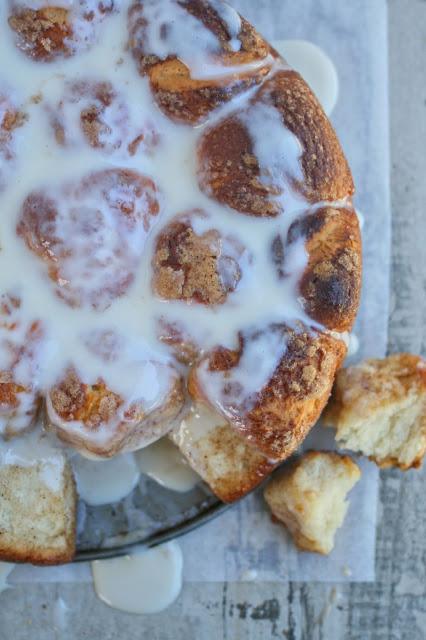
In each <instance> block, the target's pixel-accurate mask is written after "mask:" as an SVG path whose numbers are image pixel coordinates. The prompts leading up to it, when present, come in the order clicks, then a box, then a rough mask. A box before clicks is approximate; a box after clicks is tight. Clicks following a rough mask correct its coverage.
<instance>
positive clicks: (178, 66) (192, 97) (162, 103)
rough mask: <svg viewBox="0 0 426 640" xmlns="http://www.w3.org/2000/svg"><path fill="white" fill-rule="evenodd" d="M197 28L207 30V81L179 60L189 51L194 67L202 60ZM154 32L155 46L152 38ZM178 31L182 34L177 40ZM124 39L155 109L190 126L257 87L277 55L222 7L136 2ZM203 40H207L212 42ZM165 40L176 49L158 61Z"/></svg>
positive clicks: (189, 0)
mask: <svg viewBox="0 0 426 640" xmlns="http://www.w3.org/2000/svg"><path fill="white" fill-rule="evenodd" d="M200 27H201V29H206V30H207V33H204V39H205V40H206V42H205V45H206V47H207V49H210V51H209V52H210V53H211V54H212V57H213V64H216V67H217V68H216V72H215V71H214V70H213V71H212V70H210V72H209V73H208V74H207V75H206V77H201V76H202V75H203V74H201V76H200V77H198V74H197V70H195V69H194V68H191V66H190V63H189V62H188V64H185V62H184V61H183V58H184V57H185V56H184V55H182V54H185V52H186V51H185V50H186V47H188V57H190V58H191V63H194V64H196V63H197V62H199V59H200V57H201V56H203V55H204V54H205V52H204V51H203V44H200V42H201V43H202V41H203V36H201V40H200V41H199V42H198V43H197V31H198V30H200ZM158 29H161V32H160V34H159V37H158V40H159V41H160V42H158V40H157V38H156V37H155V36H154V35H153V34H154V33H155V31H156V30H158ZM179 29H181V34H179V35H177V36H176V30H179ZM129 34H130V39H129V47H130V50H131V51H132V54H133V56H134V58H135V60H136V62H137V65H138V69H139V73H140V74H141V75H143V76H145V75H147V76H148V78H149V81H150V85H151V91H152V94H153V97H154V99H155V101H156V102H157V104H158V106H159V107H160V109H161V110H162V111H164V113H165V114H166V115H168V116H169V117H170V118H172V119H173V120H176V121H180V122H184V123H187V124H192V125H195V124H198V123H199V122H201V121H203V120H204V119H206V118H207V116H208V115H209V113H210V112H211V111H213V110H214V109H215V108H216V107H219V106H221V105H223V104H224V103H226V102H228V101H229V100H232V98H233V97H234V96H236V95H238V94H240V93H242V92H243V91H247V90H248V89H250V87H252V86H255V85H257V84H259V83H261V82H262V80H263V78H264V77H265V76H266V75H267V74H268V73H269V71H270V69H271V66H272V62H273V56H274V55H276V52H274V51H273V49H272V48H271V47H270V46H269V45H268V44H267V43H266V42H265V41H264V40H263V38H262V37H261V36H260V35H259V34H258V33H257V32H256V31H255V29H254V28H253V27H252V25H251V24H249V23H248V22H247V21H246V20H244V18H242V17H240V16H239V15H238V14H237V12H236V11H235V10H234V9H232V8H231V7H229V6H226V5H225V4H224V3H221V2H214V3H213V2H211V3H210V2H208V1H207V0H181V1H178V0H169V1H167V2H163V3H162V5H161V6H159V5H158V3H157V4H156V3H155V2H153V1H152V0H135V2H134V3H133V5H132V6H131V8H130V10H129ZM206 35H210V37H211V42H210V38H206ZM169 36H170V41H171V43H170V47H171V48H172V49H173V46H174V45H175V46H176V49H177V50H176V52H175V55H170V54H167V55H166V56H161V55H157V54H156V51H157V49H158V48H159V47H160V48H161V44H163V45H164V42H166V41H167V39H168V37H169ZM173 38H175V40H173ZM161 40H163V41H164V42H163V43H161ZM190 43H192V46H191V44H190ZM205 62H206V63H207V66H209V64H212V60H210V61H209V60H207V59H206V61H205ZM188 65H189V66H188ZM227 68H229V71H227Z"/></svg>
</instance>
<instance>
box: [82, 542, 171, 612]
mask: <svg viewBox="0 0 426 640" xmlns="http://www.w3.org/2000/svg"><path fill="white" fill-rule="evenodd" d="M182 567H183V560H182V551H181V549H180V547H179V545H178V544H177V542H168V543H167V544H164V545H161V546H159V547H155V548H154V549H148V550H143V549H141V550H140V552H139V553H134V554H132V555H131V556H124V557H122V558H113V559H112V560H95V562H92V573H93V581H94V585H95V591H96V593H97V595H98V596H99V598H100V599H101V600H103V601H104V602H105V604H107V605H108V606H110V607H113V608H114V609H119V610H120V611H127V612H128V613H139V614H142V613H159V612H160V611H163V610H164V609H166V608H167V607H168V606H170V605H171V604H172V603H173V602H174V601H175V600H176V598H177V597H178V596H179V593H180V591H181V588H182Z"/></svg>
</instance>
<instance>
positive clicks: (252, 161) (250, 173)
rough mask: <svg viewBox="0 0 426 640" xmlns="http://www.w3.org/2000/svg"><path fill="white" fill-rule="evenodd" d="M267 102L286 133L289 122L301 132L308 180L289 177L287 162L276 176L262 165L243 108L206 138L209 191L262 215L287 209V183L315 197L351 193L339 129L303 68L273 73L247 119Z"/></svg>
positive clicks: (204, 172) (202, 148) (202, 165)
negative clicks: (299, 71) (304, 76)
mask: <svg viewBox="0 0 426 640" xmlns="http://www.w3.org/2000/svg"><path fill="white" fill-rule="evenodd" d="M261 104H265V105H268V106H272V107H274V108H275V109H276V110H277V111H278V112H279V114H280V115H281V117H282V122H283V133H284V131H285V128H287V129H288V130H290V131H291V133H293V134H294V135H295V136H296V137H297V138H298V140H299V142H300V144H301V147H302V150H303V152H302V156H301V167H302V170H303V180H302V181H301V180H298V179H296V178H295V177H293V178H289V177H288V176H287V175H285V173H284V168H283V174H282V176H270V175H269V174H268V172H269V170H270V168H269V167H261V166H260V164H259V160H258V158H257V157H256V155H255V152H254V147H253V141H252V139H251V136H250V133H249V130H248V128H247V125H246V124H245V122H244V120H243V119H242V117H241V116H242V115H243V114H241V115H234V116H231V117H228V118H226V119H225V120H222V121H221V122H219V123H218V124H216V125H214V126H213V127H211V128H210V129H208V130H207V132H206V133H205V134H204V135H203V137H202V139H201V142H200V145H199V149H198V158H199V182H200V186H201V188H202V189H203V190H204V191H205V192H206V193H207V195H209V196H211V197H213V198H215V199H216V200H218V201H219V202H221V203H223V204H226V205H228V206H229V207H231V208H232V209H235V210H236V211H238V212H240V213H245V214H247V215H253V216H260V217H273V216H276V215H278V214H279V213H280V212H282V211H283V207H284V206H285V205H283V204H282V203H281V202H280V199H279V198H277V196H280V195H282V194H283V193H284V189H285V186H284V185H286V184H289V186H290V187H291V188H293V189H295V190H296V191H297V192H298V193H299V194H301V195H302V196H303V197H304V198H306V200H308V201H309V202H311V203H317V202H322V201H325V200H328V201H331V202H334V201H336V200H341V199H344V198H347V197H348V196H351V195H352V194H353V192H354V186H353V181H352V176H351V173H350V169H349V167H348V164H347V162H346V159H345V156H344V155H343V151H342V149H341V147H340V144H339V141H338V139H337V137H336V134H335V132H334V129H333V127H332V126H331V124H330V122H329V121H328V119H327V116H326V115H325V113H324V112H323V110H322V107H321V105H320V104H319V102H318V100H317V99H316V97H315V96H314V94H313V93H312V91H311V90H310V89H309V87H308V85H307V84H306V83H305V82H304V80H303V79H302V78H301V77H300V76H299V74H297V73H296V72H294V71H279V72H278V73H276V74H275V75H274V76H272V77H271V78H268V79H267V80H266V81H265V82H264V84H263V85H262V87H261V88H260V89H259V91H258V92H257V94H256V96H255V97H254V98H253V100H252V103H251V105H252V107H249V108H248V110H247V111H246V112H245V114H244V119H245V120H250V114H251V111H250V109H251V108H255V107H256V106H257V105H261ZM265 177H267V178H268V180H264V178H265ZM271 179H272V180H271ZM284 213H285V211H284Z"/></svg>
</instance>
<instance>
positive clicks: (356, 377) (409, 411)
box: [324, 353, 426, 470]
mask: <svg viewBox="0 0 426 640" xmlns="http://www.w3.org/2000/svg"><path fill="white" fill-rule="evenodd" d="M324 423H325V425H327V426H333V427H335V429H336V439H337V443H338V444H339V446H341V447H342V448H344V449H349V450H351V451H355V452H360V453H363V454H364V455H366V456H368V457H369V458H371V459H372V460H374V461H375V462H376V463H377V464H378V465H379V466H380V467H398V468H400V469H403V470H407V469H411V468H416V467H420V466H421V464H422V462H423V458H424V455H425V453H426V362H425V361H424V359H423V358H421V357H420V356H414V355H410V354H408V353H400V354H395V355H391V356H389V357H388V358H385V359H383V360H366V361H365V362H362V363H361V364H359V365H356V366H353V367H348V368H347V369H342V371H340V372H339V374H338V376H337V379H336V384H335V387H334V391H333V396H332V400H331V402H330V405H329V406H328V407H327V411H326V413H325V415H324Z"/></svg>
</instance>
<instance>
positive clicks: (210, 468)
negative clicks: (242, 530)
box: [170, 404, 275, 502]
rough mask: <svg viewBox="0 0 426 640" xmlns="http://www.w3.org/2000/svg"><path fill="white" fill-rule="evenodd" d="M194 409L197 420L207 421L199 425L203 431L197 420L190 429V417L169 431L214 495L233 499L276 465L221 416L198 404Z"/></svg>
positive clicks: (230, 500) (256, 483)
mask: <svg viewBox="0 0 426 640" xmlns="http://www.w3.org/2000/svg"><path fill="white" fill-rule="evenodd" d="M195 412H196V413H197V415H198V421H199V420H200V419H201V421H203V420H207V421H208V424H207V425H206V424H205V423H204V425H203V426H202V431H203V433H201V435H200V433H199V425H198V424H197V423H196V424H195V428H194V429H193V428H192V422H191V417H190V416H189V417H186V418H185V419H184V421H183V422H182V425H180V426H177V427H175V428H174V429H173V430H172V431H171V433H170V437H171V439H172V440H173V442H174V443H175V444H176V445H177V446H178V447H179V449H180V451H181V453H182V454H183V455H184V456H185V458H186V459H187V460H188V463H189V465H190V466H191V467H192V468H193V469H194V471H196V472H197V473H198V474H199V475H200V476H201V477H202V479H203V480H204V482H206V483H207V484H208V485H209V487H210V488H211V489H212V491H213V492H214V493H215V494H216V495H217V497H218V498H220V500H223V502H234V501H235V500H238V499H240V498H241V497H242V496H244V495H246V494H247V493H248V492H249V491H252V490H253V489H254V488H255V487H257V486H258V485H259V484H260V483H261V482H262V481H263V480H264V479H265V478H266V477H267V476H268V475H269V474H270V473H271V471H272V470H273V469H274V468H275V464H274V463H273V462H271V461H270V460H268V459H267V458H266V456H264V455H263V454H262V453H261V452H260V451H258V450H256V449H255V448H254V447H252V446H251V445H250V444H249V443H248V442H247V441H246V439H245V438H243V437H242V436H241V435H240V434H239V433H238V432H237V431H236V430H235V429H234V428H233V427H232V426H231V425H229V424H225V420H224V418H223V417H222V416H220V415H218V414H216V413H213V412H211V410H209V409H208V408H206V407H205V406H204V405H201V404H198V405H197V406H196V408H195ZM205 427H207V428H205ZM204 429H205V431H204Z"/></svg>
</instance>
